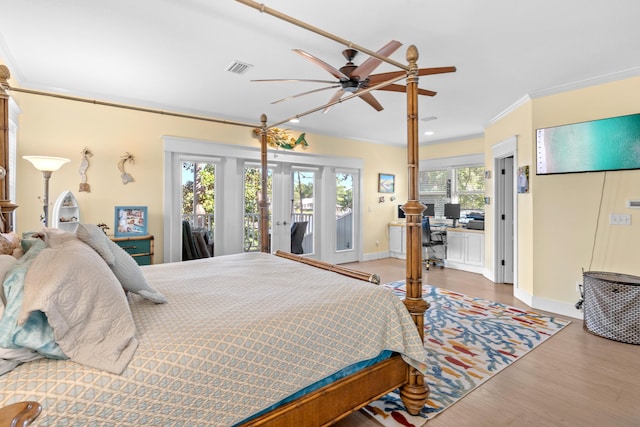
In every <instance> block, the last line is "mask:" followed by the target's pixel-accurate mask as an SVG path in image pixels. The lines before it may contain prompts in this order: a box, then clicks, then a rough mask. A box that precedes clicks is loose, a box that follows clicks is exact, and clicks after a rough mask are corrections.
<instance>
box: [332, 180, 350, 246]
mask: <svg viewBox="0 0 640 427" xmlns="http://www.w3.org/2000/svg"><path fill="white" fill-rule="evenodd" d="M353 232H354V230H353V175H352V174H349V173H337V174H336V250H337V251H344V250H350V249H353Z"/></svg>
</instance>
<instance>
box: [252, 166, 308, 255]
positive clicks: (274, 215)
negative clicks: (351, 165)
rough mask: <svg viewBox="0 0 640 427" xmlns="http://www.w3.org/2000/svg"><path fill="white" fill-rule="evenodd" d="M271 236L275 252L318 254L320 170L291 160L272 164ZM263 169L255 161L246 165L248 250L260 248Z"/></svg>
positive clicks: (272, 250)
mask: <svg viewBox="0 0 640 427" xmlns="http://www.w3.org/2000/svg"><path fill="white" fill-rule="evenodd" d="M268 168H269V171H268V177H269V178H268V183H267V188H268V191H267V193H268V198H269V218H270V220H269V239H270V243H269V245H270V248H271V252H275V251H277V250H282V251H286V252H293V253H295V254H298V255H305V256H313V255H314V253H315V244H316V243H315V242H316V241H317V239H316V229H317V222H318V221H316V219H317V214H316V212H318V211H319V210H320V208H321V207H320V205H319V202H320V198H319V197H317V193H318V192H319V186H320V181H319V179H317V175H318V169H317V168H311V167H308V166H300V165H294V164H290V163H274V162H270V163H269V166H268ZM260 179H261V169H260V166H259V165H255V164H254V163H251V162H249V163H247V164H245V168H244V183H245V185H244V251H245V252H251V251H259V250H260V248H261V245H260V233H259V232H260V230H259V217H260V210H259V205H258V201H259V198H260Z"/></svg>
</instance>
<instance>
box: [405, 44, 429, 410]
mask: <svg viewBox="0 0 640 427" xmlns="http://www.w3.org/2000/svg"><path fill="white" fill-rule="evenodd" d="M417 60H418V49H417V48H416V47H415V46H413V45H411V46H409V48H408V49H407V61H409V74H408V76H407V157H408V159H407V165H408V168H409V171H408V172H409V173H408V175H407V176H408V184H409V185H408V197H407V200H408V201H407V203H406V204H404V205H403V206H402V209H403V210H404V212H405V217H406V236H407V247H406V252H407V260H406V273H407V275H406V277H407V280H406V287H407V293H406V297H405V299H404V300H403V303H404V305H405V306H406V307H407V310H409V313H410V314H411V317H412V318H413V321H414V322H415V324H416V327H417V328H418V332H419V333H420V337H421V338H422V340H423V341H424V312H425V311H427V309H428V308H429V303H427V302H426V301H425V300H424V299H423V298H422V211H424V209H425V206H424V205H423V204H422V203H420V201H419V200H418V162H419V155H418V64H417V62H416V61H417ZM428 396H429V387H428V386H427V385H426V384H425V382H424V376H423V375H422V374H421V373H420V372H418V371H417V370H416V369H415V368H413V367H410V368H409V382H408V383H407V384H406V385H404V386H403V387H402V388H401V389H400V397H401V398H402V402H403V403H404V405H405V407H406V408H407V411H408V412H409V413H410V414H412V415H416V414H418V413H419V412H420V410H421V409H422V408H423V407H424V404H425V403H426V401H427V397H428Z"/></svg>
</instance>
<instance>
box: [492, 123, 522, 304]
mask: <svg viewBox="0 0 640 427" xmlns="http://www.w3.org/2000/svg"><path fill="white" fill-rule="evenodd" d="M510 156H513V169H514V171H513V172H514V173H513V176H514V180H515V177H516V176H517V174H516V173H515V171H516V168H517V166H518V137H517V136H516V135H514V136H512V137H510V138H508V139H506V140H504V141H502V142H499V143H497V144H495V145H493V146H492V147H491V157H492V160H493V161H492V165H493V166H492V167H494V166H495V165H496V163H497V161H498V160H499V159H504V158H505V157H510ZM494 172H495V171H494ZM492 181H493V206H494V207H493V213H494V215H493V267H492V270H493V274H492V277H493V279H494V280H496V279H497V280H501V279H502V278H499V277H497V276H498V274H497V273H496V272H497V271H498V268H500V266H499V265H498V263H499V262H500V260H501V259H502V258H501V257H500V256H498V255H499V253H498V251H499V248H498V244H497V242H500V241H501V237H502V230H501V229H500V227H498V218H497V214H496V210H495V206H496V203H497V194H500V191H501V189H500V188H499V182H498V181H499V180H498V179H497V178H495V176H494V179H493V180H492ZM513 188H514V189H515V188H517V187H516V183H515V182H514V183H513ZM517 200H518V199H517V197H514V198H513V287H514V295H516V294H517V291H518V203H517Z"/></svg>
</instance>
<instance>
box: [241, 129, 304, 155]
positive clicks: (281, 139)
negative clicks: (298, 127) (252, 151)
mask: <svg viewBox="0 0 640 427" xmlns="http://www.w3.org/2000/svg"><path fill="white" fill-rule="evenodd" d="M261 132H262V129H259V128H258V129H254V130H253V136H254V138H260V133H261ZM267 144H269V146H270V147H272V148H282V149H285V150H293V149H294V148H296V147H302V148H307V147H308V146H309V144H308V143H307V139H306V134H304V133H301V134H300V136H298V138H294V137H293V136H291V135H289V131H288V130H287V129H279V128H269V129H267Z"/></svg>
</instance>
